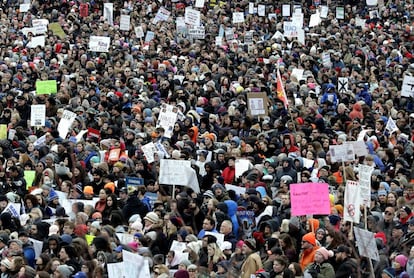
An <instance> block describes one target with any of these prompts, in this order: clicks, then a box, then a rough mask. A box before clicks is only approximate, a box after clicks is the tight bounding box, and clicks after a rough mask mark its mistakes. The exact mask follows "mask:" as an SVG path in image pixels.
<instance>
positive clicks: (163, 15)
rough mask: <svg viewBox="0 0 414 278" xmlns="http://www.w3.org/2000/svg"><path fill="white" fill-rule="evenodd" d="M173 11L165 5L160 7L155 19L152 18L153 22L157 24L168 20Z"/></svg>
mask: <svg viewBox="0 0 414 278" xmlns="http://www.w3.org/2000/svg"><path fill="white" fill-rule="evenodd" d="M170 15H171V12H170V11H169V10H167V9H166V8H164V7H160V8H159V10H158V12H157V14H156V15H155V17H154V19H153V20H152V23H153V24H157V23H158V22H161V21H167V20H168V18H169V17H170Z"/></svg>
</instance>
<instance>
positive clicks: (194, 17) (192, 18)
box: [184, 7, 201, 26]
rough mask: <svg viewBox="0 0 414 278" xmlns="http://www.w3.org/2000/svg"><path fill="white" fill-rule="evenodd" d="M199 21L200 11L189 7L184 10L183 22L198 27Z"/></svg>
mask: <svg viewBox="0 0 414 278" xmlns="http://www.w3.org/2000/svg"><path fill="white" fill-rule="evenodd" d="M200 20H201V13H200V11H197V10H194V9H192V8H190V7H187V8H185V14H184V22H185V23H186V24H188V25H191V26H199V25H200Z"/></svg>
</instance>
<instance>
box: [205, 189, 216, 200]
mask: <svg viewBox="0 0 414 278" xmlns="http://www.w3.org/2000/svg"><path fill="white" fill-rule="evenodd" d="M203 197H205V198H211V199H213V198H214V194H213V191H211V190H207V191H206V192H204V194H203Z"/></svg>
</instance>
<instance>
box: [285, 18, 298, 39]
mask: <svg viewBox="0 0 414 278" xmlns="http://www.w3.org/2000/svg"><path fill="white" fill-rule="evenodd" d="M283 35H284V36H285V37H289V38H296V37H297V36H298V27H297V26H296V24H295V23H294V22H292V21H285V22H283Z"/></svg>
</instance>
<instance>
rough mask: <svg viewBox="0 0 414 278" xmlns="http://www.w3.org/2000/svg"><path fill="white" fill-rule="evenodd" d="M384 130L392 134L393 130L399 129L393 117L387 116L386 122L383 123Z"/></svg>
mask: <svg viewBox="0 0 414 278" xmlns="http://www.w3.org/2000/svg"><path fill="white" fill-rule="evenodd" d="M385 130H386V131H388V132H389V133H390V134H392V133H393V132H397V131H398V130H399V128H398V126H397V124H396V123H395V121H394V119H393V118H391V117H389V118H388V121H387V124H386V125H385Z"/></svg>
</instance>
